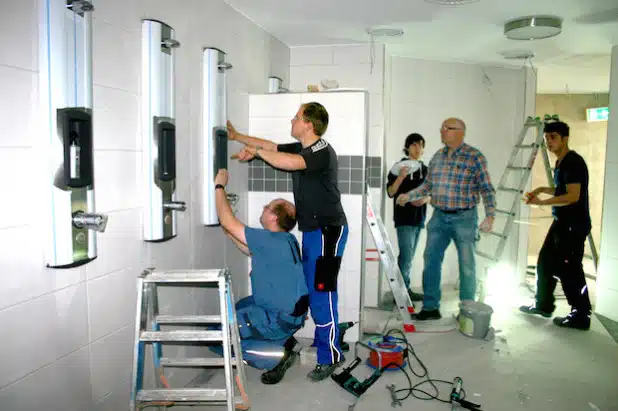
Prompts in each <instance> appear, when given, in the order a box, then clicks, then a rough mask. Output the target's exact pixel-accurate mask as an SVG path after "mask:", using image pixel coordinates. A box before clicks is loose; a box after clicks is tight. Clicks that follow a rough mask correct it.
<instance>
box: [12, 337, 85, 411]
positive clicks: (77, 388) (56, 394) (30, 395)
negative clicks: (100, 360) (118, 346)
mask: <svg viewBox="0 0 618 411" xmlns="http://www.w3.org/2000/svg"><path fill="white" fill-rule="evenodd" d="M91 404H92V397H91V391H90V367H89V349H88V348H87V347H85V348H83V349H80V350H78V351H75V352H73V353H71V355H68V356H66V357H64V358H62V359H61V360H60V361H58V362H55V363H53V364H51V365H49V366H47V367H45V368H42V369H39V370H37V371H36V372H35V373H33V374H31V375H29V376H28V377H26V378H24V379H22V380H20V381H18V382H16V383H14V384H12V385H10V386H8V387H6V388H4V389H2V390H0V409H2V410H4V411H30V410H48V411H83V410H87V409H90V406H91Z"/></svg>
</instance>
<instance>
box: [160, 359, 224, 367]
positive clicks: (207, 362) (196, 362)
mask: <svg viewBox="0 0 618 411" xmlns="http://www.w3.org/2000/svg"><path fill="white" fill-rule="evenodd" d="M161 365H163V366H164V367H223V366H224V365H225V358H223V357H213V358H161ZM232 365H236V359H235V358H232Z"/></svg>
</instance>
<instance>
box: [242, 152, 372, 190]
mask: <svg viewBox="0 0 618 411" xmlns="http://www.w3.org/2000/svg"><path fill="white" fill-rule="evenodd" d="M338 162H339V172H338V183H339V191H340V192H341V194H362V193H363V192H364V189H363V184H366V183H368V184H369V186H370V187H377V188H379V187H380V184H381V177H380V175H381V173H382V159H381V158H380V157H365V174H364V175H363V157H362V156H338ZM363 176H365V178H364V179H363ZM249 191H270V192H277V193H285V192H292V177H291V174H290V173H288V172H286V171H283V170H277V169H275V168H273V167H271V166H270V165H269V164H267V163H265V162H264V161H262V160H260V159H255V160H253V161H251V162H250V163H249Z"/></svg>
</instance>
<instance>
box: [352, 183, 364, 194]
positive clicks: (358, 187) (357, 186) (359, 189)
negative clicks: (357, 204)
mask: <svg viewBox="0 0 618 411" xmlns="http://www.w3.org/2000/svg"><path fill="white" fill-rule="evenodd" d="M350 194H363V183H350Z"/></svg>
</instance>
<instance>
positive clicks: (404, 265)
mask: <svg viewBox="0 0 618 411" xmlns="http://www.w3.org/2000/svg"><path fill="white" fill-rule="evenodd" d="M424 149H425V139H424V138H423V136H421V135H420V134H417V133H412V134H410V135H409V136H408V137H406V141H405V144H404V148H403V152H404V153H405V154H406V155H407V157H404V158H402V159H401V160H400V161H399V162H398V163H396V164H395V165H394V166H393V167H392V168H391V170H390V172H389V173H388V182H387V183H386V192H387V194H388V196H389V197H390V198H393V220H394V221H395V229H396V230H397V242H398V244H399V257H398V258H397V264H398V265H399V270H400V271H401V275H402V276H403V281H404V282H405V284H406V288H407V289H408V295H409V296H410V299H411V300H412V301H423V295H422V294H418V293H415V292H413V291H412V290H411V289H410V274H411V270H412V260H413V259H414V254H415V252H416V246H417V245H418V238H419V237H420V235H421V230H422V229H423V227H424V226H425V216H426V215H427V200H428V199H429V197H424V198H422V199H420V200H417V201H414V202H412V203H406V204H404V205H403V206H401V205H399V204H397V197H399V195H400V194H403V193H407V192H409V191H412V190H414V189H415V188H416V187H418V186H420V185H421V183H422V182H423V181H424V180H425V176H426V175H427V166H426V165H424V164H423V163H421V162H420V161H419V159H420V158H421V156H422V155H423V150H424ZM407 161H408V162H411V163H412V164H413V165H416V166H420V168H419V169H418V170H411V169H410V167H409V166H407V165H406V164H407V163H406V162H407Z"/></svg>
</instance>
